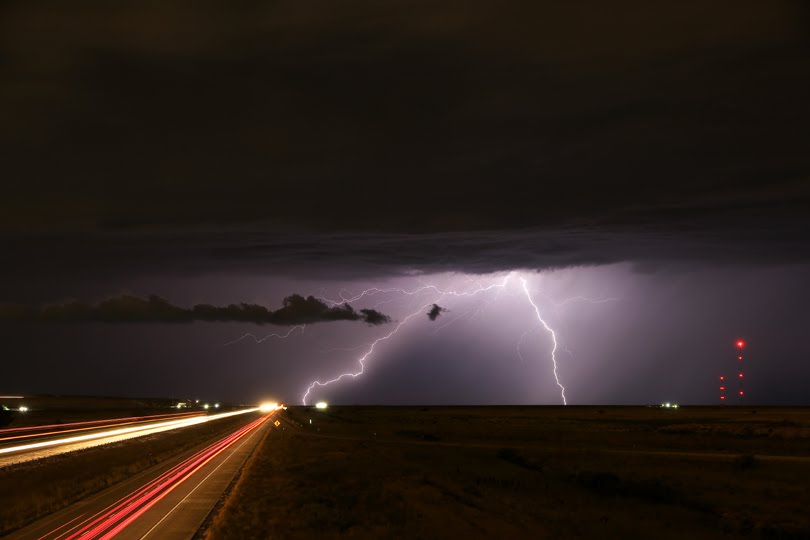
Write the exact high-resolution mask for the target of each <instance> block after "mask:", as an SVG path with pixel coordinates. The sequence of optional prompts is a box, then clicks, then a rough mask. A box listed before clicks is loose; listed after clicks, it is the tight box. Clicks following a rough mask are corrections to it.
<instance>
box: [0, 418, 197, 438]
mask: <svg viewBox="0 0 810 540" xmlns="http://www.w3.org/2000/svg"><path fill="white" fill-rule="evenodd" d="M202 414H203V413H184V414H182V415H180V416H182V417H183V418H191V417H194V416H202ZM160 416H163V415H160ZM147 418H149V417H147ZM110 422H111V420H110ZM152 422H154V419H152V420H140V421H132V422H119V423H117V424H104V425H100V426H88V427H83V428H74V429H62V430H57V431H44V432H39V431H37V432H36V433H25V434H23V435H14V436H12V437H2V438H0V442H3V441H13V440H18V439H33V438H36V437H47V436H49V435H62V434H64V433H76V432H79V431H89V430H91V429H102V428H110V427H118V426H131V425H133V424H138V425H140V424H151V423H152Z"/></svg>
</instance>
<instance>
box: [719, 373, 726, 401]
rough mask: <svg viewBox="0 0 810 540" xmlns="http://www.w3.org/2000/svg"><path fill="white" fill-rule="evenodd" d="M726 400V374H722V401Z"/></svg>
mask: <svg viewBox="0 0 810 540" xmlns="http://www.w3.org/2000/svg"><path fill="white" fill-rule="evenodd" d="M725 402H726V376H725V375H720V403H721V404H723V403H725Z"/></svg>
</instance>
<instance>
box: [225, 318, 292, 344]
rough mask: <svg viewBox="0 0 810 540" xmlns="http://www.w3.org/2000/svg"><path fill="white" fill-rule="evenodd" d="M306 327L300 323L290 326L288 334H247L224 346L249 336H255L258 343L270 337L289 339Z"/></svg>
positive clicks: (254, 339) (254, 338)
mask: <svg viewBox="0 0 810 540" xmlns="http://www.w3.org/2000/svg"><path fill="white" fill-rule="evenodd" d="M306 328H307V325H305V324H299V325H296V326H293V327H292V328H290V330H289V331H288V332H287V333H286V334H268V335H266V336H264V337H263V338H258V337H256V335H255V334H245V335H243V336H242V337H239V338H236V339H235V340H233V341H229V342H228V343H226V344H225V345H223V347H227V346H228V345H233V344H234V343H238V342H240V341H242V340H243V339H247V338H253V341H255V342H256V343H261V342H263V341H267V340H268V339H270V338H279V339H287V338H288V337H290V336H291V335H292V333H293V332H295V331H296V330H301V333H302V334H303V333H304V330H306Z"/></svg>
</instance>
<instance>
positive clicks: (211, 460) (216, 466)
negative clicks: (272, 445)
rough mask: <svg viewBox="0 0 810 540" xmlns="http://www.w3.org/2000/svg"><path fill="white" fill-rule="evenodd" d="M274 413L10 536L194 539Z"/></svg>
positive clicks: (25, 539) (30, 539)
mask: <svg viewBox="0 0 810 540" xmlns="http://www.w3.org/2000/svg"><path fill="white" fill-rule="evenodd" d="M274 414H275V413H274V412H273V413H270V414H262V415H261V416H259V415H255V416H254V415H250V416H249V417H247V418H246V420H249V422H248V423H246V424H245V425H243V426H242V427H240V428H239V429H237V430H236V431H234V432H232V433H230V434H229V435H227V436H225V437H223V438H221V439H219V440H217V441H216V442H214V443H213V444H211V443H208V444H206V445H203V446H201V447H197V448H195V449H192V450H190V451H187V452H184V453H183V454H181V455H180V456H177V457H175V458H173V459H170V460H167V461H165V462H164V463H161V464H159V465H157V466H155V467H153V468H152V469H149V470H147V471H144V472H143V473H141V474H138V475H135V476H133V477H132V478H130V479H128V480H125V481H123V482H120V483H118V484H116V485H114V486H112V487H110V488H108V489H106V490H103V491H101V492H99V493H96V494H95V495H92V496H90V497H88V498H86V499H84V500H82V501H79V502H77V503H75V504H73V505H71V506H69V507H68V508H65V509H63V510H61V511H59V512H56V513H54V514H52V515H50V516H48V517H45V518H43V519H40V520H39V521H36V522H34V523H33V524H31V525H29V526H27V527H25V528H23V529H21V530H19V531H17V532H16V533H12V534H11V535H10V536H8V539H9V540H11V539H13V540H35V539H39V540H74V539H82V540H84V539H101V538H113V537H115V538H116V539H123V540H127V539H135V538H137V539H140V538H154V539H161V540H162V539H167V540H174V539H176V540H181V539H190V538H192V537H193V536H194V535H195V533H196V532H197V530H198V529H199V528H200V526H201V525H202V523H203V522H204V521H205V519H206V517H207V516H208V514H209V513H210V512H211V510H212V509H213V507H214V506H215V505H216V503H217V501H219V499H220V497H221V496H222V494H223V493H224V492H225V490H226V489H227V487H228V486H229V485H230V483H231V482H232V480H233V479H234V477H235V476H236V474H237V473H238V472H239V470H240V469H241V467H242V465H243V464H244V462H245V461H246V460H247V458H248V456H249V455H250V453H251V452H252V451H253V449H254V448H255V446H256V444H258V442H259V440H261V438H262V436H263V435H264V434H265V433H266V431H267V429H269V428H270V427H271V426H272V421H268V420H270V419H271V418H272V416H273V415H274Z"/></svg>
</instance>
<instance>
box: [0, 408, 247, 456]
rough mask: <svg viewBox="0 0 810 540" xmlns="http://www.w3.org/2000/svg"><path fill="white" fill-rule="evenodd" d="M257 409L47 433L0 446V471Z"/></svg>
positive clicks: (7, 442) (11, 441)
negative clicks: (12, 466)
mask: <svg viewBox="0 0 810 540" xmlns="http://www.w3.org/2000/svg"><path fill="white" fill-rule="evenodd" d="M257 410H258V409H256V408H253V409H241V410H238V411H231V412H226V413H218V414H211V415H194V416H187V415H184V416H182V417H180V418H169V419H167V418H158V419H153V420H149V421H142V422H136V423H135V424H133V425H114V426H104V427H102V428H99V429H92V430H89V431H82V432H79V433H75V432H72V433H57V434H53V433H48V434H47V435H46V436H41V437H37V436H32V437H31V438H28V439H24V440H10V441H6V442H5V444H2V445H0V467H4V466H7V465H11V464H14V463H21V462H24V461H31V460H34V459H41V458H45V457H50V456H54V455H58V454H63V453H66V452H73V451H76V450H82V449H84V448H90V447H93V446H99V445H103V444H108V443H112V442H117V441H122V440H127V439H132V438H134V437H142V436H144V435H151V434H154V433H161V432H163V431H170V430H173V429H179V428H183V427H188V426H194V425H198V424H201V423H204V422H211V421H214V420H218V419H221V418H228V417H230V416H235V415H240V414H247V413H252V412H254V411H257Z"/></svg>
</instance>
